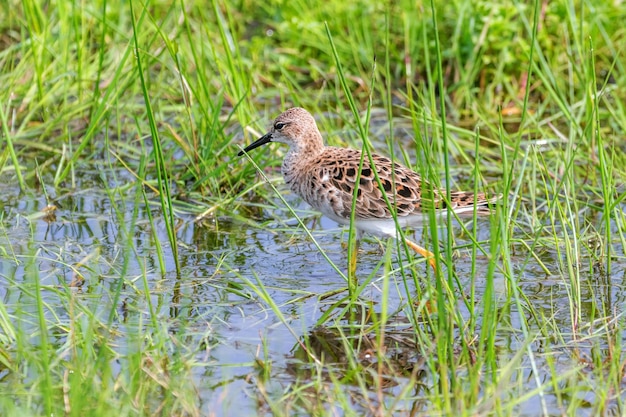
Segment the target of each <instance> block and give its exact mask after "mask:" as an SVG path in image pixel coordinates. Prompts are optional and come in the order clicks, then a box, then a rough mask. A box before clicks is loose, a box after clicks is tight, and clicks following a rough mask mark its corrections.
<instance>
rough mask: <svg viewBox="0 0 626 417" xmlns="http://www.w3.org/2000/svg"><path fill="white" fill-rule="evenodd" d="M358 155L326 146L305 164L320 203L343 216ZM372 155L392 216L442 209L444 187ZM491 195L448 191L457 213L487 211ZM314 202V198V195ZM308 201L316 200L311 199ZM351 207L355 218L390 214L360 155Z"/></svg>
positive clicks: (347, 212) (347, 211)
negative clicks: (319, 189) (320, 191)
mask: <svg viewBox="0 0 626 417" xmlns="http://www.w3.org/2000/svg"><path fill="white" fill-rule="evenodd" d="M360 158H361V152H360V151H357V150H354V149H344V148H330V147H329V148H327V149H326V151H325V152H323V153H322V155H320V156H319V157H318V158H316V160H315V161H314V163H312V164H311V167H315V168H314V169H313V171H314V172H310V175H313V176H314V177H316V178H309V181H307V182H308V183H309V184H310V186H311V187H315V186H314V185H313V184H317V185H320V186H321V187H322V188H324V189H325V190H323V194H325V195H326V196H327V198H328V200H327V201H326V202H325V203H326V204H327V205H328V206H330V207H332V209H333V210H334V212H335V213H337V214H339V215H340V216H342V217H344V218H348V217H349V216H350V212H351V210H352V198H353V195H354V188H355V185H356V179H357V168H358V166H359V160H360ZM372 160H373V162H374V166H375V169H376V171H377V172H378V178H379V179H380V184H381V185H382V188H383V190H384V191H385V193H386V194H387V199H388V200H389V203H390V204H391V206H392V207H394V209H395V211H396V212H397V214H398V216H400V217H404V216H410V215H415V214H419V213H422V212H428V211H429V210H431V209H433V208H434V209H435V210H436V211H444V210H445V209H446V206H447V204H446V200H445V197H444V196H445V194H444V191H443V190H440V189H437V188H434V187H433V186H432V185H431V184H430V183H428V182H426V181H423V180H422V179H421V178H420V176H419V175H418V174H417V173H416V172H414V171H413V170H410V169H408V168H406V167H404V166H402V165H400V164H393V163H392V162H391V160H390V159H389V158H386V157H384V156H380V155H372ZM309 190H310V189H309ZM309 190H307V191H309ZM301 191H302V192H301V195H306V194H308V193H307V192H306V191H305V190H301ZM314 194H317V193H314ZM318 195H319V194H318ZM497 199H498V197H494V198H492V199H487V198H486V196H485V194H482V193H480V194H477V195H474V193H471V192H463V191H459V192H452V193H450V206H451V209H452V210H453V211H455V212H457V213H463V212H471V211H473V209H474V205H477V206H478V208H477V210H478V213H479V214H485V213H488V212H489V207H488V205H489V204H490V203H493V202H494V201H495V200H497ZM307 200H308V199H307ZM317 202H318V203H319V200H318V201H317ZM309 203H310V204H311V205H313V206H316V205H317V204H315V203H316V202H315V201H309ZM318 208H321V209H323V208H322V207H318ZM355 211H356V213H355V214H356V217H357V218H360V219H380V218H391V217H392V215H391V211H390V210H389V208H388V206H387V203H386V202H385V199H384V197H383V193H382V191H381V189H380V187H379V185H378V182H377V181H376V177H375V175H374V170H373V169H372V166H371V165H370V163H369V160H368V158H367V157H366V158H365V159H364V160H363V167H362V170H361V176H360V178H359V186H358V189H357V201H356V207H355Z"/></svg>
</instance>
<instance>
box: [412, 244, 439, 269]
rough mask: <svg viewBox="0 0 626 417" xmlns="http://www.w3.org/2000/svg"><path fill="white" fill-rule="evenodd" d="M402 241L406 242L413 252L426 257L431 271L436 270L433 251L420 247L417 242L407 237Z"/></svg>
mask: <svg viewBox="0 0 626 417" xmlns="http://www.w3.org/2000/svg"><path fill="white" fill-rule="evenodd" d="M404 241H405V242H406V244H407V245H409V247H410V248H411V249H413V250H414V251H415V252H417V253H419V254H420V255H422V256H423V257H424V258H426V260H427V261H428V263H430V266H432V267H433V271H435V272H437V265H436V263H435V254H434V253H432V252H431V251H429V250H428V249H424V248H423V247H421V246H420V245H418V244H417V243H413V242H411V241H410V240H409V239H404Z"/></svg>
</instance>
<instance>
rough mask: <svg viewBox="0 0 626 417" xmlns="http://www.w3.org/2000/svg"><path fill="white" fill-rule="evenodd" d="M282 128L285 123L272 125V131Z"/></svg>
mask: <svg viewBox="0 0 626 417" xmlns="http://www.w3.org/2000/svg"><path fill="white" fill-rule="evenodd" d="M283 127H285V123H282V122H278V123H276V124H275V125H274V129H276V130H281V129H282V128H283Z"/></svg>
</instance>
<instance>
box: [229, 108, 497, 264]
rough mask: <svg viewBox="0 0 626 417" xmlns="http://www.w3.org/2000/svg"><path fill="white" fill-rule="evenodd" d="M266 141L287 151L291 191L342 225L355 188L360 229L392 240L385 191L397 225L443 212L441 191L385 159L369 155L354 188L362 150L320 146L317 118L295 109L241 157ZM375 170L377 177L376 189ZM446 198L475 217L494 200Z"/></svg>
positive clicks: (393, 228)
mask: <svg viewBox="0 0 626 417" xmlns="http://www.w3.org/2000/svg"><path fill="white" fill-rule="evenodd" d="M269 142H281V143H285V144H287V145H289V147H290V148H289V151H288V152H287V155H286V156H285V159H284V160H283V165H282V173H283V176H284V177H285V181H286V183H287V184H288V185H289V187H290V188H291V189H292V190H293V191H294V192H295V193H296V194H298V195H300V196H301V197H302V198H303V199H304V200H305V201H306V202H307V203H309V204H310V205H311V206H313V207H314V208H316V209H317V210H320V211H321V212H322V213H323V214H325V215H326V216H328V217H330V218H331V219H333V220H335V221H337V222H338V223H340V224H347V223H349V221H350V212H351V210H352V199H353V196H354V189H355V187H356V189H357V191H356V193H357V194H356V195H357V201H356V207H355V219H356V227H357V229H359V230H360V231H365V232H369V233H374V234H378V235H383V236H391V237H396V234H397V233H396V222H395V221H394V220H393V215H392V211H391V210H390V208H389V206H388V205H387V203H386V201H385V199H384V197H383V190H384V192H385V193H386V195H387V199H388V201H389V202H390V204H391V206H392V209H393V210H394V211H395V212H396V213H397V219H398V223H399V224H400V226H407V225H417V224H419V223H421V221H422V218H423V214H422V212H423V211H427V209H428V210H429V209H430V208H431V207H432V206H434V209H435V210H436V211H437V212H440V213H446V212H447V208H446V201H445V199H444V198H443V196H445V192H444V191H443V190H441V189H437V188H436V187H433V186H431V185H430V184H428V183H426V182H425V181H423V180H422V179H421V178H420V176H419V175H418V174H417V173H416V172H414V171H413V170H411V169H409V168H406V167H404V166H402V165H400V164H398V163H396V164H394V163H392V161H391V160H390V159H389V158H386V157H384V156H380V155H375V154H374V155H372V160H373V163H374V164H373V166H372V165H371V164H370V161H369V159H368V158H367V157H366V158H364V160H363V165H362V169H361V175H360V178H359V183H358V187H357V170H358V169H359V163H360V160H361V151H358V150H354V149H345V148H336V147H330V146H324V142H323V139H322V135H321V134H320V132H319V130H318V128H317V125H316V123H315V119H313V116H311V114H310V113H309V112H307V111H306V110H304V109H301V108H298V107H295V108H291V109H289V110H287V111H285V112H284V113H282V114H281V115H280V116H278V117H277V118H276V120H275V121H274V124H273V125H272V128H271V129H270V131H269V132H268V133H267V134H266V135H264V136H263V137H261V138H260V139H258V140H257V141H256V142H254V143H252V144H251V145H249V146H248V147H246V148H245V149H244V150H243V151H242V152H240V153H239V155H242V154H243V152H244V151H245V152H248V151H250V150H252V149H254V148H257V147H259V146H261V145H264V144H266V143H269ZM374 170H376V172H377V173H378V178H379V180H380V185H379V183H378V181H376V177H375V173H374ZM381 187H382V190H381ZM450 197H451V198H450V204H451V209H452V210H453V211H455V212H457V213H462V212H471V211H472V210H474V206H476V207H477V210H478V212H479V213H481V214H484V213H488V212H489V208H488V205H489V204H490V203H492V202H493V201H495V200H496V199H497V198H492V199H488V198H487V197H486V196H485V195H484V194H477V195H474V194H473V193H470V192H462V191H459V192H452V193H451V194H450ZM411 244H412V245H415V244H414V243H412V242H411ZM415 246H417V245H415ZM412 247H413V246H412ZM418 248H419V247H418ZM414 249H415V248H414ZM421 249H423V248H421ZM415 250H418V249H415ZM424 251H425V252H426V254H425V253H423V252H420V251H419V250H418V252H420V253H422V254H425V255H427V254H430V255H432V254H431V253H430V252H428V251H426V250H425V249H424Z"/></svg>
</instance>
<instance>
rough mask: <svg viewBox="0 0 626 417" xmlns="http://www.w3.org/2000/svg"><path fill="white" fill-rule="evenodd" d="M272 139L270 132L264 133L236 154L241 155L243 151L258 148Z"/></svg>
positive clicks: (246, 151)
mask: <svg viewBox="0 0 626 417" xmlns="http://www.w3.org/2000/svg"><path fill="white" fill-rule="evenodd" d="M271 141H272V133H271V132H270V133H266V134H265V135H264V136H262V137H260V138H258V139H257V140H256V141H255V142H253V143H251V144H250V145H248V146H246V147H245V148H243V151H240V152H239V153H238V154H237V156H241V155H243V154H244V152H245V153H248V152H250V151H251V150H252V149H254V148H258V147H259V146H263V145H265V144H266V143H269V142H271Z"/></svg>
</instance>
